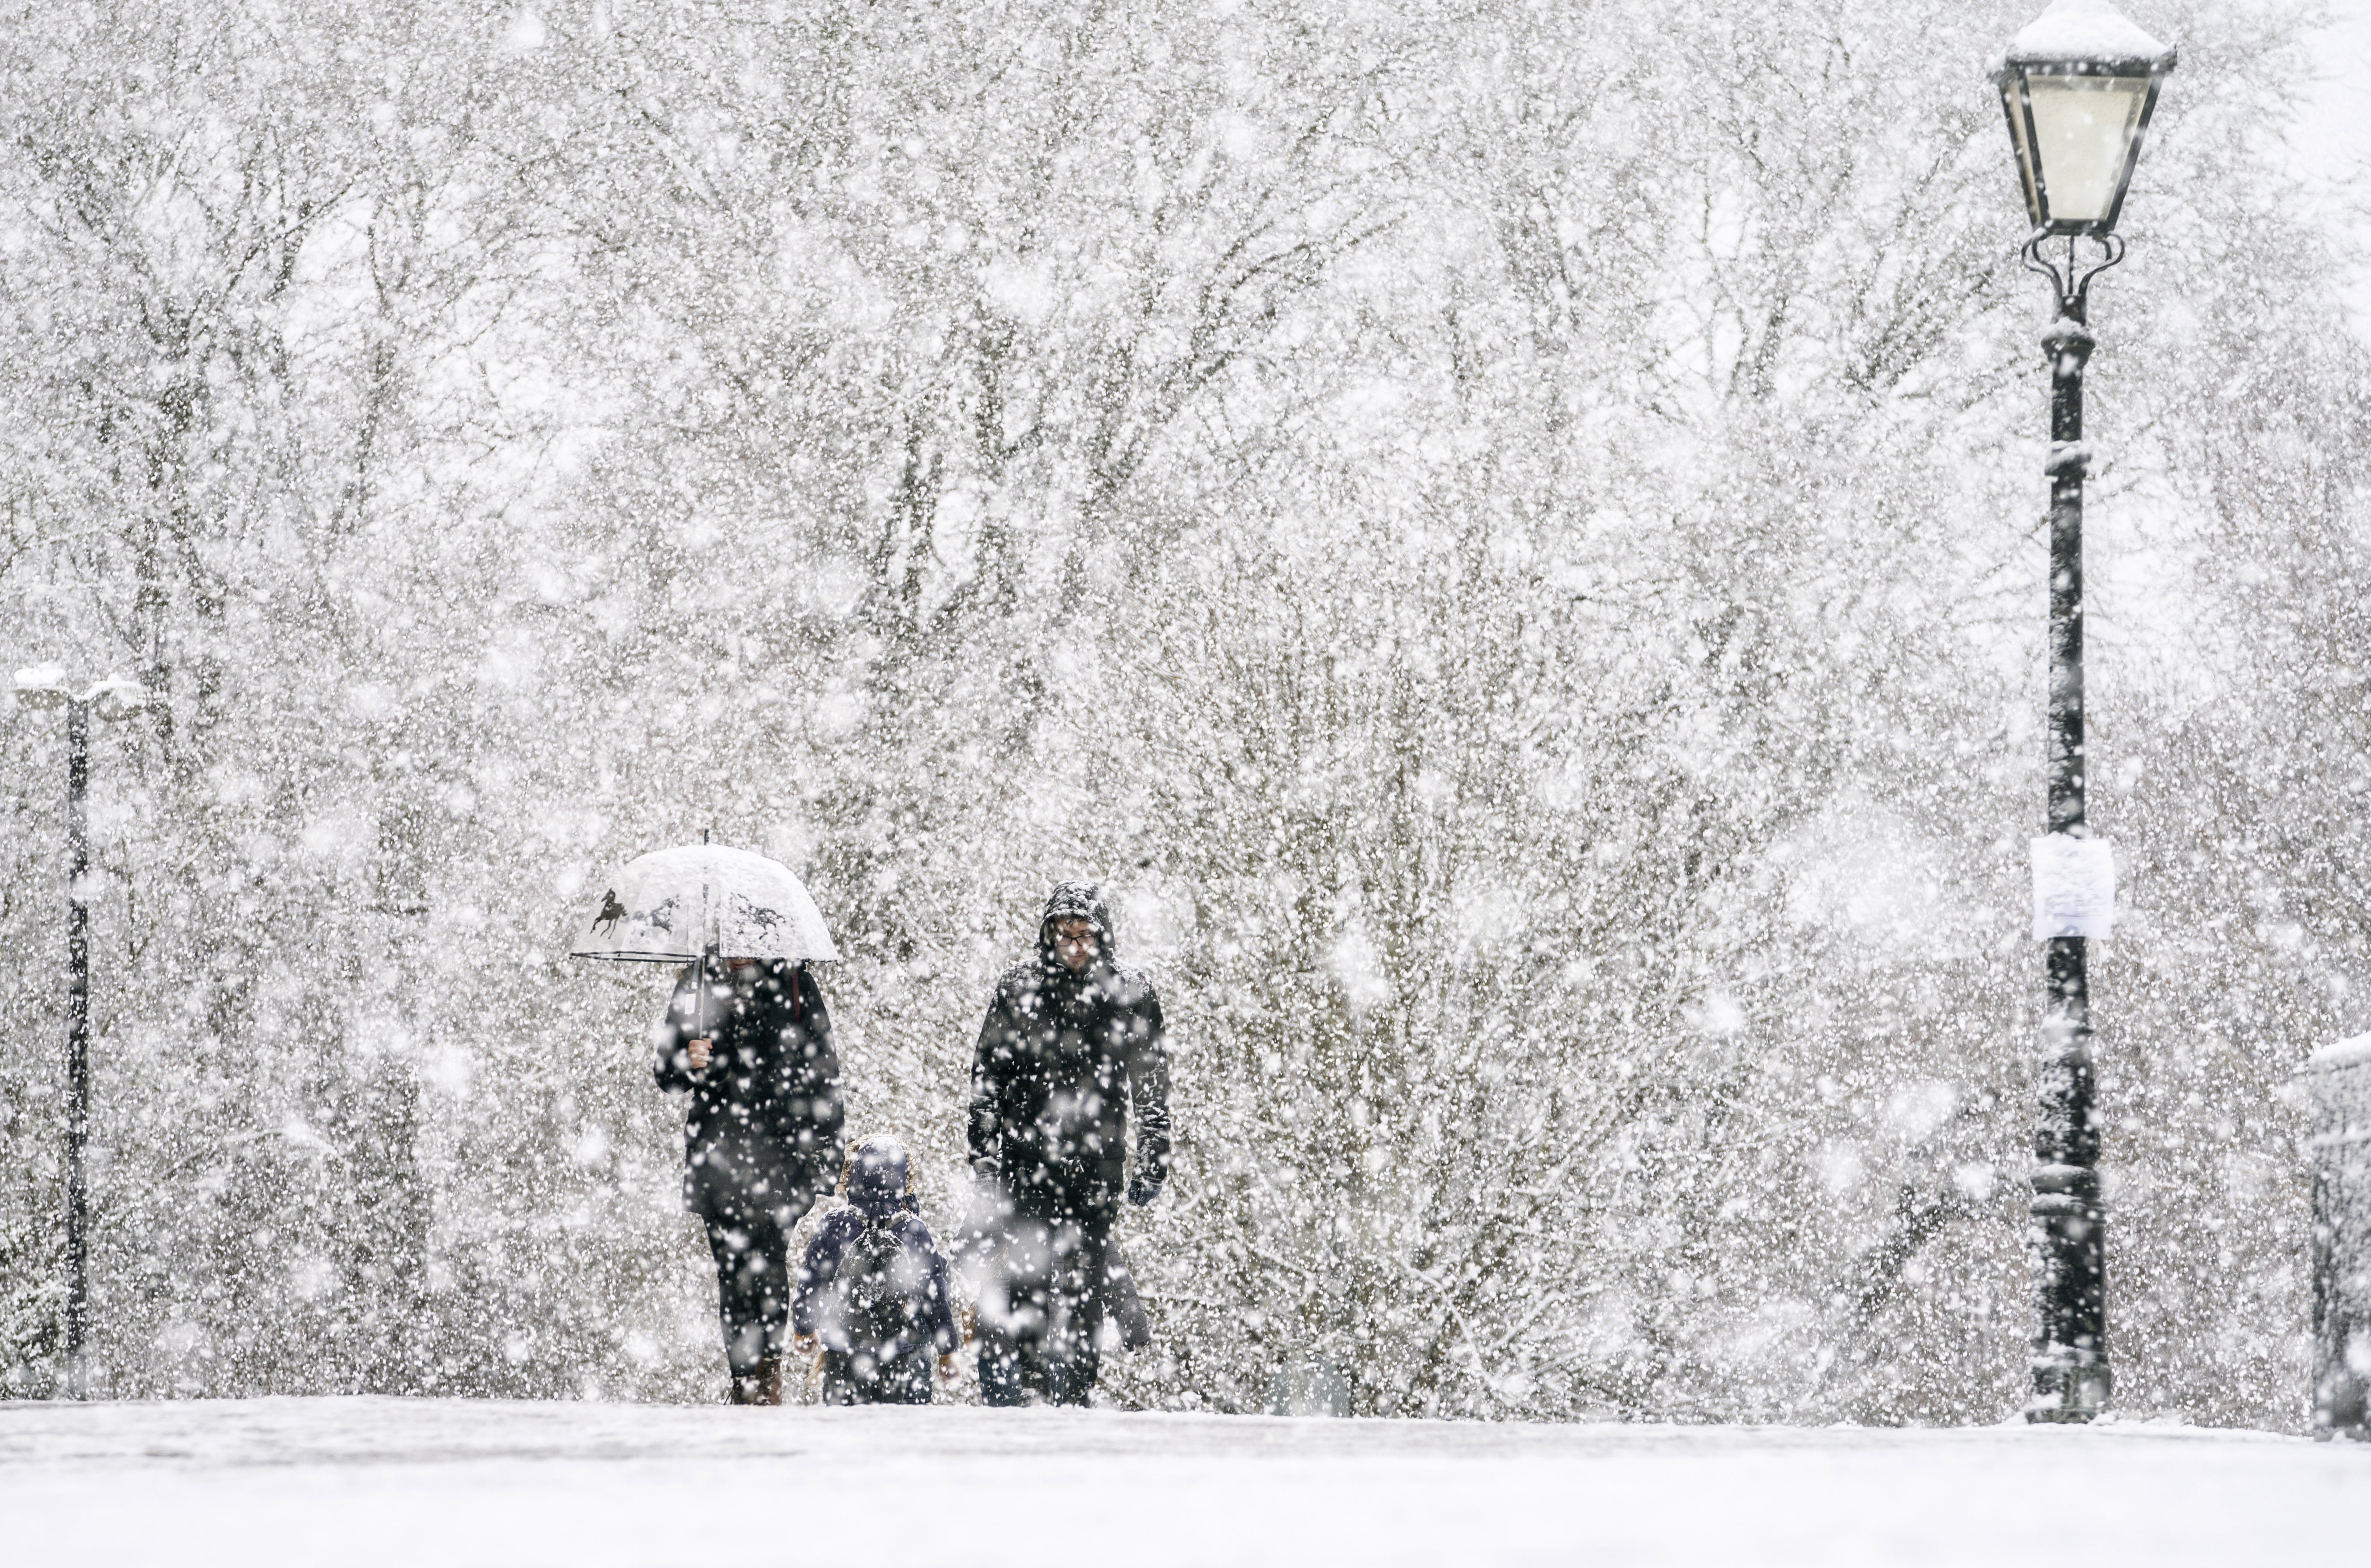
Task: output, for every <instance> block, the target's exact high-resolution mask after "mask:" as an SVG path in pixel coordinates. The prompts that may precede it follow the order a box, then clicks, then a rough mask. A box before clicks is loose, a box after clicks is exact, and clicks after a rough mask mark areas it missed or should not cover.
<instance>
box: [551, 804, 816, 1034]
mask: <svg viewBox="0 0 2371 1568" xmlns="http://www.w3.org/2000/svg"><path fill="white" fill-rule="evenodd" d="M575 929H576V940H575V941H574V943H573V945H572V946H571V947H570V948H569V950H568V955H569V956H570V957H571V958H610V959H621V960H624V961H627V962H629V963H694V962H701V963H704V964H705V965H706V966H707V967H709V968H713V967H714V965H715V964H716V963H718V962H720V961H722V960H723V959H728V958H764V959H777V960H781V961H785V962H789V963H833V962H835V961H837V960H838V959H839V948H837V947H835V946H833V945H832V940H831V932H830V931H829V930H827V928H825V926H824V923H823V912H822V911H821V910H818V909H817V908H816V907H815V900H814V899H813V898H812V897H810V896H809V895H808V894H807V890H806V884H805V883H804V882H800V881H799V879H798V878H797V876H795V875H794V874H792V870H791V869H790V868H789V867H788V866H785V865H783V864H782V863H781V861H779V860H769V859H767V858H766V857H765V856H763V855H758V854H753V853H752V852H750V851H749V850H746V849H729V848H727V847H724V846H723V845H721V844H686V845H681V846H679V847H676V848H673V849H656V850H653V851H652V852H651V853H650V854H647V855H642V856H638V857H636V858H635V859H631V860H629V861H627V862H626V864H625V865H624V866H622V867H620V868H619V870H618V873H617V875H615V876H614V877H611V878H608V879H607V880H606V881H605V882H603V884H602V891H601V893H600V894H599V896H598V897H597V898H596V899H595V900H593V901H592V902H591V904H590V905H589V906H587V907H585V908H581V909H579V911H578V912H577V922H576V928H575ZM707 990H708V988H707V986H700V996H701V1000H702V1011H703V1012H704V1011H705V1002H706V997H707ZM702 1023H703V1025H704V1023H705V1020H704V1019H703V1020H702Z"/></svg>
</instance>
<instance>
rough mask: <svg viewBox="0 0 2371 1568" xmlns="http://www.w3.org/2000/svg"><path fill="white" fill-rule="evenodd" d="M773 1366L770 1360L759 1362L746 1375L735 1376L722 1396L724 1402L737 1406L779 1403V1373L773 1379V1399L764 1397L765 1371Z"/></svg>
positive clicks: (765, 1387)
mask: <svg viewBox="0 0 2371 1568" xmlns="http://www.w3.org/2000/svg"><path fill="white" fill-rule="evenodd" d="M775 1365H776V1363H774V1362H772V1361H770V1360H768V1361H760V1362H759V1363H758V1365H757V1366H753V1367H751V1368H750V1369H749V1370H748V1372H747V1373H746V1374H744V1375H738V1376H735V1377H734V1379H733V1381H732V1384H731V1385H730V1387H729V1389H727V1391H726V1393H725V1395H724V1402H725V1403H726V1404H737V1405H754V1404H780V1403H781V1402H782V1395H781V1374H780V1373H779V1372H778V1373H776V1374H775V1376H774V1378H773V1387H774V1395H773V1397H772V1398H771V1399H769V1398H767V1397H766V1389H767V1378H766V1369H767V1368H768V1367H769V1366H775Z"/></svg>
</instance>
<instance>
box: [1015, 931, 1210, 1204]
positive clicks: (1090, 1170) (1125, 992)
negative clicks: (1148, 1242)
mask: <svg viewBox="0 0 2371 1568" xmlns="http://www.w3.org/2000/svg"><path fill="white" fill-rule="evenodd" d="M1070 915H1078V916H1081V917H1085V918H1089V919H1092V920H1093V922H1094V924H1095V926H1096V928H1097V929H1098V931H1099V932H1101V934H1102V938H1103V952H1102V955H1101V956H1100V957H1098V958H1097V960H1096V961H1095V962H1094V963H1091V964H1090V965H1088V967H1087V969H1086V971H1085V972H1084V973H1083V974H1073V973H1071V971H1070V970H1069V969H1068V968H1066V967H1065V966H1064V965H1063V963H1062V962H1061V960H1059V959H1058V958H1057V957H1056V956H1055V955H1054V948H1053V940H1052V933H1053V928H1054V922H1055V919H1056V917H1065V916H1070ZM1115 945H1116V944H1115V943H1114V941H1113V939H1112V925H1111V919H1110V917H1109V915H1108V913H1107V912H1106V911H1105V909H1104V907H1103V905H1102V903H1101V901H1100V899H1098V898H1095V897H1094V896H1093V890H1091V889H1079V888H1074V887H1072V886H1070V884H1065V886H1064V887H1063V888H1060V889H1057V891H1056V896H1055V899H1054V901H1053V902H1052V903H1050V904H1049V905H1048V906H1047V919H1046V920H1045V922H1044V923H1043V924H1042V925H1041V926H1040V927H1039V928H1038V942H1037V956H1036V957H1035V959H1034V960H1032V961H1031V962H1029V963H1022V964H1016V965H1015V966H1014V967H1012V969H1010V970H1008V971H1006V972H1005V974H1004V975H1003V977H1002V978H1001V979H1000V980H999V981H998V982H997V985H996V994H995V996H994V997H991V998H990V999H989V1004H988V1017H987V1019H986V1020H985V1021H984V1022H982V1024H981V1025H980V1031H979V1043H978V1045H977V1048H976V1049H975V1050H974V1052H973V1055H972V1069H971V1128H970V1141H971V1159H972V1167H973V1169H974V1170H977V1171H978V1172H979V1173H980V1174H981V1175H983V1176H989V1177H992V1178H994V1179H996V1180H998V1181H999V1182H1000V1183H1001V1184H1002V1186H1003V1188H1004V1190H1005V1192H1006V1193H1007V1194H1008V1195H1009V1196H1010V1197H1011V1198H1012V1202H1013V1204H1014V1205H1015V1206H1016V1207H1017V1208H1018V1209H1020V1210H1021V1211H1022V1212H1024V1213H1032V1214H1039V1215H1052V1214H1055V1213H1058V1212H1065V1211H1069V1212H1081V1211H1084V1210H1089V1209H1095V1208H1105V1207H1108V1206H1110V1205H1115V1204H1116V1203H1117V1202H1118V1200H1119V1196H1120V1194H1121V1193H1124V1192H1125V1191H1126V1190H1127V1187H1128V1174H1129V1172H1128V1118H1129V1114H1130V1113H1131V1110H1132V1111H1133V1113H1134V1115H1135V1119H1136V1170H1135V1174H1136V1175H1137V1176H1138V1177H1139V1178H1141V1179H1144V1180H1147V1181H1149V1182H1151V1183H1153V1184H1154V1185H1156V1186H1157V1185H1158V1184H1159V1183H1160V1182H1163V1181H1165V1180H1167V1178H1168V1174H1169V1055H1168V1051H1167V1048H1166V1047H1165V1045H1164V1044H1163V1043H1162V1023H1161V998H1160V997H1159V995H1158V994H1157V993H1155V991H1154V990H1153V988H1152V986H1151V983H1150V982H1148V981H1147V980H1146V979H1145V978H1144V977H1143V976H1142V975H1140V974H1137V973H1136V972H1135V971H1133V970H1130V969H1123V968H1120V967H1118V966H1117V965H1116V964H1115V963H1113V962H1112V951H1113V948H1114V946H1115Z"/></svg>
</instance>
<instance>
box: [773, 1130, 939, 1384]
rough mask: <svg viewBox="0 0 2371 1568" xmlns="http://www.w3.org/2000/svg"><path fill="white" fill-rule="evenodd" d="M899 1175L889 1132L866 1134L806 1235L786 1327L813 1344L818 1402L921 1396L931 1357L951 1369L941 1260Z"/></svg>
mask: <svg viewBox="0 0 2371 1568" xmlns="http://www.w3.org/2000/svg"><path fill="white" fill-rule="evenodd" d="M909 1180H910V1170H909V1167H908V1162H907V1159H906V1151H905V1149H903V1148H902V1147H899V1146H898V1144H897V1141H896V1139H895V1138H889V1137H881V1136H874V1137H869V1138H866V1139H865V1140H864V1141H863V1142H862V1143H861V1144H859V1145H858V1146H857V1147H856V1152H855V1154H854V1155H852V1156H851V1157H850V1159H849V1162H848V1170H847V1175H846V1184H847V1199H848V1201H847V1202H845V1203H843V1204H841V1205H839V1206H838V1207H836V1208H834V1209H832V1210H831V1212H830V1213H828V1214H827V1215H825V1216H824V1217H823V1222H822V1224H821V1225H820V1226H819V1227H818V1228H817V1229H816V1231H815V1239H813V1240H812V1241H809V1242H808V1243H807V1250H806V1256H805V1258H804V1260H803V1261H802V1262H801V1263H800V1266H799V1282H798V1294H797V1296H796V1297H793V1298H792V1303H791V1328H792V1332H793V1333H794V1334H795V1335H796V1336H797V1338H796V1341H795V1343H797V1344H799V1345H800V1346H801V1347H802V1348H805V1349H812V1348H815V1346H817V1345H818V1344H819V1345H820V1346H821V1348H822V1351H823V1402H824V1403H826V1404H842V1405H845V1404H928V1403H930V1402H931V1359H932V1357H933V1356H935V1357H936V1358H937V1360H938V1364H939V1375H940V1376H941V1377H942V1378H950V1379H952V1378H953V1377H954V1351H955V1345H956V1334H955V1320H954V1306H953V1303H952V1301H951V1299H950V1297H949V1296H948V1293H947V1264H946V1260H945V1259H944V1258H943V1257H941V1256H940V1255H939V1250H938V1248H937V1246H936V1245H935V1244H934V1243H933V1242H932V1241H931V1228H930V1227H929V1226H927V1225H925V1224H923V1223H922V1216H920V1215H919V1214H916V1213H915V1212H914V1211H913V1204H912V1200H911V1197H910V1195H909V1187H908V1183H909Z"/></svg>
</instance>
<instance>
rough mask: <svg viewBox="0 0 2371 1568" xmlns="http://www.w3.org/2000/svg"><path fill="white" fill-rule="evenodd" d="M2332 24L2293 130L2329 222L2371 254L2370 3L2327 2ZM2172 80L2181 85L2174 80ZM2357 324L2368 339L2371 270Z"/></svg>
mask: <svg viewBox="0 0 2371 1568" xmlns="http://www.w3.org/2000/svg"><path fill="white" fill-rule="evenodd" d="M2327 3H2328V5H2329V6H2330V10H2331V15H2332V17H2333V20H2332V22H2331V27H2330V29H2329V31H2328V32H2327V33H2326V34H2325V35H2324V38H2323V40H2322V47H2321V48H2320V49H2319V50H2318V51H2317V52H2316V57H2317V59H2318V60H2319V63H2320V67H2321V71H2320V79H2319V81H2318V82H2317V83H2316V84H2315V86H2314V94H2313V106H2312V108H2311V109H2310V110H2308V111H2307V114H2306V116H2305V118H2304V120H2303V121H2302V122H2301V123H2300V124H2299V125H2298V127H2297V134H2296V152H2297V159H2298V165H2299V167H2301V168H2302V169H2303V170H2304V171H2305V172H2306V173H2307V175H2308V176H2310V177H2311V178H2312V179H2313V180H2314V181H2315V183H2316V184H2317V185H2318V186H2319V187H2320V190H2321V193H2322V196H2323V199H2324V200H2325V201H2327V202H2328V203H2329V205H2330V209H2331V221H2332V222H2336V223H2351V224H2353V225H2354V228H2355V231H2356V232H2357V233H2358V234H2360V235H2361V236H2363V238H2364V242H2365V247H2366V248H2371V200H2366V198H2371V188H2366V185H2365V179H2364V171H2365V169H2366V168H2371V0H2327ZM2175 80H2176V81H2177V82H2179V80H2180V77H2179V75H2177V76H2176V78H2175ZM2353 295H2354V306H2355V320H2356V323H2357V325H2358V326H2360V327H2361V328H2362V329H2364V331H2365V333H2366V334H2371V265H2366V266H2365V268H2364V269H2363V270H2362V271H2360V272H2358V273H2357V275H2356V277H2355V280H2354V289H2353Z"/></svg>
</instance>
